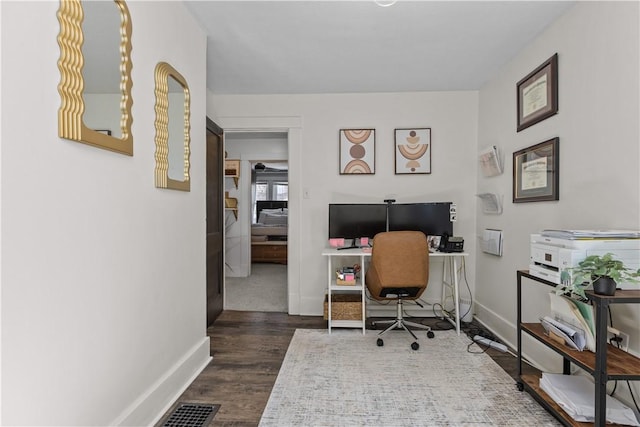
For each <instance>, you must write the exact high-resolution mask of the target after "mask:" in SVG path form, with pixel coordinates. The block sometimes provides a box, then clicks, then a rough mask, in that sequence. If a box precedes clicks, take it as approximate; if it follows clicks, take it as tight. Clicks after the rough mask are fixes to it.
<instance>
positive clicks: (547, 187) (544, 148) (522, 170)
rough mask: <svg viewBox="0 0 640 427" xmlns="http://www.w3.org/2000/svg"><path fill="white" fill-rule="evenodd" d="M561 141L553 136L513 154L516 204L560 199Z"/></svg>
mask: <svg viewBox="0 0 640 427" xmlns="http://www.w3.org/2000/svg"><path fill="white" fill-rule="evenodd" d="M559 144H560V138H553V139H550V140H548V141H545V142H541V143H540V144H536V145H532V146H531V147H527V148H525V149H523V150H519V151H516V152H514V153H513V203H523V202H541V201H547V200H560V193H559V188H560V187H559V167H560V156H559V152H558V146H559Z"/></svg>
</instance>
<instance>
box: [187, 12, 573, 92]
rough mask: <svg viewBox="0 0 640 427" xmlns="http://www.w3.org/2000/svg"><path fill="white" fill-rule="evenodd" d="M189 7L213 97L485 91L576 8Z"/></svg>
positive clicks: (541, 59)
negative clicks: (203, 40)
mask: <svg viewBox="0 0 640 427" xmlns="http://www.w3.org/2000/svg"><path fill="white" fill-rule="evenodd" d="M185 4H186V5H187V8H188V9H189V10H190V11H191V12H192V14H193V15H194V17H195V18H196V19H197V21H198V22H199V23H200V24H201V25H202V26H203V28H205V30H206V32H207V34H208V49H207V86H208V88H209V89H210V90H211V91H212V92H213V93H216V94H295V93H345V92H356V93H362V92H404V91H440V90H477V89H479V88H481V87H482V85H483V84H484V83H485V82H487V81H488V80H489V79H490V78H491V77H492V76H493V75H494V74H495V73H496V72H497V71H498V70H499V69H500V68H501V67H502V66H503V65H504V64H506V63H507V62H508V61H509V60H510V59H511V58H513V57H514V56H515V55H516V54H517V53H518V51H520V50H521V49H522V48H523V47H524V46H526V45H527V44H528V43H529V42H531V41H532V40H533V39H534V38H535V37H536V36H537V35H538V34H540V33H541V32H542V31H543V30H544V29H545V28H546V27H547V26H548V25H549V24H550V23H551V22H553V21H554V20H555V19H556V18H558V17H559V16H560V15H561V14H563V13H564V12H565V11H566V10H567V9H568V8H569V7H570V6H572V5H573V4H574V2H559V1H503V2H496V1H410V0H399V1H398V2H397V3H396V4H394V5H393V6H390V7H380V6H378V5H377V4H376V3H375V2H374V1H373V0H363V1H240V0H236V1H218V0H214V1H211V0H210V1H202V0H200V1H186V2H185ZM552 53H553V52H549V56H551V54H552ZM544 59H546V58H540V61H543V60H544ZM532 65H535V64H532Z"/></svg>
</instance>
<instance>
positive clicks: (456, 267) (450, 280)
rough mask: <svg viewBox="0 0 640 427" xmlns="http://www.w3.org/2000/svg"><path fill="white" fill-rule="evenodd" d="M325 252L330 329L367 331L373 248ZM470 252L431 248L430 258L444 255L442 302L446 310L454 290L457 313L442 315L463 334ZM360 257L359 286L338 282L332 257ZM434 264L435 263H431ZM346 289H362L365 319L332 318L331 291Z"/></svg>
mask: <svg viewBox="0 0 640 427" xmlns="http://www.w3.org/2000/svg"><path fill="white" fill-rule="evenodd" d="M322 255H323V256H326V257H328V262H327V264H328V273H327V274H328V277H329V284H328V288H327V290H328V295H329V298H328V303H327V304H328V310H329V316H328V317H329V333H331V328H332V327H334V328H336V327H346V328H353V327H362V333H363V334H364V332H365V294H364V292H365V289H366V286H365V275H366V270H365V268H366V267H365V258H367V257H370V256H371V248H368V249H367V248H364V249H362V248H353V249H341V250H338V249H336V248H325V249H324V250H323V251H322ZM468 255H469V254H468V253H466V252H430V253H429V258H432V257H433V258H444V262H443V264H442V296H441V301H440V302H441V305H442V308H443V310H444V303H445V299H446V297H447V289H449V290H450V291H452V292H453V301H454V307H455V316H454V317H453V318H451V317H449V316H447V315H446V313H445V312H444V311H443V313H442V315H443V316H444V318H445V319H447V320H448V321H449V322H451V324H452V325H454V326H455V327H456V332H457V333H458V335H460V275H461V273H462V261H463V259H464V257H466V256H468ZM346 256H353V257H360V265H361V266H362V270H361V272H360V277H361V280H360V281H359V282H357V283H356V285H355V286H339V285H336V284H335V280H332V279H333V277H334V276H335V274H334V272H333V269H332V267H331V257H346ZM429 265H431V263H430V264H429ZM332 290H333V291H344V290H359V291H361V292H362V322H360V321H359V320H334V321H333V322H332V321H331V291H332Z"/></svg>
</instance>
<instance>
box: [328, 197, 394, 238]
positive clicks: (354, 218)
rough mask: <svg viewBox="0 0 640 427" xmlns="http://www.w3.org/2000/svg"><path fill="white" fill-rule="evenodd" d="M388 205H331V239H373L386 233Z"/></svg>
mask: <svg viewBox="0 0 640 427" xmlns="http://www.w3.org/2000/svg"><path fill="white" fill-rule="evenodd" d="M386 227H387V205H384V204H366V203H365V204H346V203H344V204H341V203H337V204H330V205H329V238H330V239H336V238H337V239H339V238H345V239H358V238H360V237H369V238H373V237H374V236H375V235H376V234H378V233H380V232H382V231H386Z"/></svg>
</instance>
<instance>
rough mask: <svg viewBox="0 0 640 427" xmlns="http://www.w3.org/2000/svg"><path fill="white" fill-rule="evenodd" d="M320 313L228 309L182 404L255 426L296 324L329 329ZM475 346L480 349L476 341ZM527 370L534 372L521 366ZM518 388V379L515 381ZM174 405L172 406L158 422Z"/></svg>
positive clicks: (509, 360)
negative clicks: (204, 406)
mask: <svg viewBox="0 0 640 427" xmlns="http://www.w3.org/2000/svg"><path fill="white" fill-rule="evenodd" d="M412 320H414V321H415V320H419V321H420V322H421V323H424V324H426V325H430V326H431V327H432V328H434V330H435V331H436V333H437V330H438V329H450V328H451V325H450V324H449V323H448V322H446V321H442V320H439V319H436V318H425V319H412ZM326 325H327V322H326V320H323V319H322V317H310V316H289V315H287V314H284V313H259V312H244V311H224V312H223V313H222V314H221V315H220V317H219V318H218V319H217V320H216V321H215V323H214V324H213V326H212V327H211V328H209V329H208V331H207V332H208V334H209V336H210V337H211V355H212V356H213V360H212V361H211V363H210V364H209V365H208V366H207V368H205V370H204V371H203V372H202V373H201V374H200V375H199V376H198V378H197V379H196V380H195V381H194V382H193V383H192V384H191V385H190V386H189V388H188V389H187V390H186V391H185V392H184V393H183V394H182V396H180V398H179V399H178V401H177V402H176V405H177V404H178V403H184V402H190V403H208V404H220V405H221V406H220V409H219V411H218V413H217V414H216V415H215V417H214V419H213V422H212V424H211V425H212V426H228V427H231V426H233V427H249V426H257V425H258V423H259V421H260V417H261V415H262V411H263V410H264V408H265V406H266V404H267V400H268V399H269V394H270V393H271V389H272V387H273V385H274V383H275V381H276V377H277V375H278V371H279V370H280V366H281V365H282V361H283V359H284V356H285V353H286V352H287V348H288V346H289V342H290V341H291V338H292V337H293V333H294V331H295V330H296V329H297V328H312V329H322V328H326ZM464 329H465V332H466V333H467V335H470V336H474V335H476V334H477V333H478V332H479V331H480V327H479V325H477V324H475V323H470V324H465V328H464ZM472 350H473V351H480V349H479V348H478V347H477V346H476V345H474V346H473V347H472ZM487 353H488V354H489V355H491V357H492V358H493V359H494V360H495V361H496V362H497V363H498V364H499V365H500V366H502V367H503V369H504V370H505V371H506V372H508V373H509V374H510V375H511V376H512V377H514V378H515V377H516V375H517V363H516V358H515V357H513V356H512V355H511V354H509V353H501V352H499V351H495V350H493V349H489V350H488V351H487ZM523 369H524V370H525V371H526V372H534V371H533V370H532V369H531V368H529V367H528V366H526V365H523ZM514 390H515V383H514ZM173 410H174V408H171V410H169V411H168V412H167V414H165V416H164V417H163V419H162V420H161V421H160V423H158V425H159V426H160V425H162V423H163V422H164V419H165V418H166V417H167V416H168V414H170V413H171V412H172V411H173Z"/></svg>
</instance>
